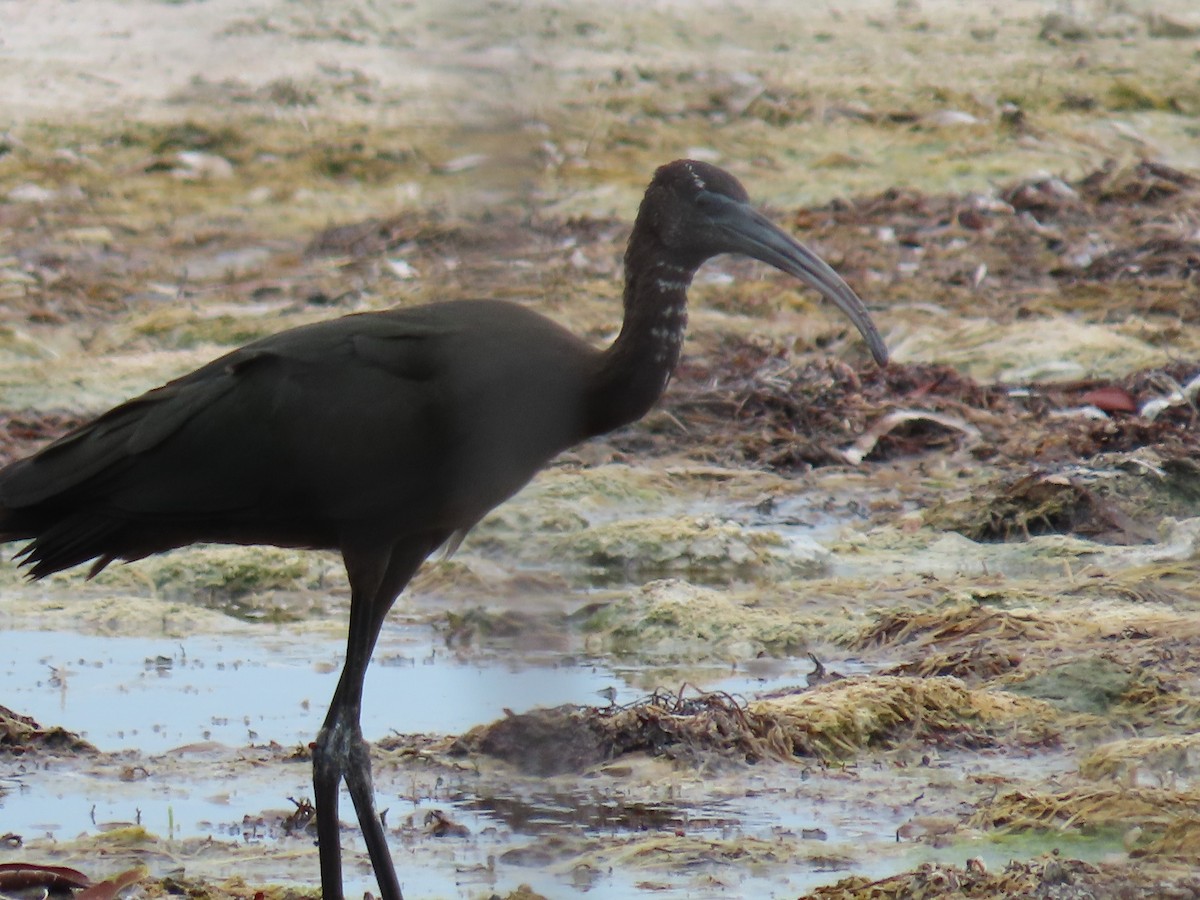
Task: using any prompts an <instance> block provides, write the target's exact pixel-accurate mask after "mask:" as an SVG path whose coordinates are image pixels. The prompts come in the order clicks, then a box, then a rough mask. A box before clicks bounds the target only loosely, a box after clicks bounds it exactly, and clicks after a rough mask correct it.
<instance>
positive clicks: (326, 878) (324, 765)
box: [313, 537, 441, 900]
mask: <svg viewBox="0 0 1200 900" xmlns="http://www.w3.org/2000/svg"><path fill="white" fill-rule="evenodd" d="M439 543H441V541H440V540H438V539H437V538H436V537H430V538H429V539H428V540H425V541H412V542H408V543H406V544H403V545H400V546H398V547H395V548H391V549H390V551H389V552H384V553H378V552H376V553H365V552H359V551H357V550H352V549H350V548H345V549H343V556H344V557H345V561H346V572H347V574H348V575H349V576H350V586H351V597H350V630H349V635H348V637H347V641H346V662H345V665H344V666H343V668H342V675H341V678H340V679H338V685H337V689H336V690H335V691H334V692H333V700H332V701H331V702H330V704H329V712H328V714H327V715H326V717H325V723H324V725H323V726H322V727H321V731H320V733H319V734H318V735H317V740H316V742H315V743H314V745H313V795H314V797H315V804H316V808H317V841H318V847H319V851H320V859H321V894H322V896H323V897H324V898H325V900H342V896H343V893H342V848H341V835H340V828H339V823H338V789H339V787H340V786H341V781H342V779H343V778H345V779H346V787H347V789H348V790H349V792H350V799H351V800H353V801H354V809H355V812H356V813H357V814H358V824H359V827H360V828H361V829H362V832H363V838H364V839H365V840H366V844H367V853H368V855H369V856H370V858H371V866H372V867H373V868H374V870H375V879H376V881H377V882H378V883H379V894H380V897H381V898H382V900H403V896H402V895H401V891H400V882H399V880H398V879H397V877H396V868H395V866H394V865H393V863H392V857H391V854H390V853H389V851H388V846H387V837H386V835H385V834H384V830H383V823H382V822H380V821H379V817H378V816H377V815H376V814H375V799H374V797H375V790H374V787H373V785H372V782H371V755H370V749H369V747H368V745H367V742H366V741H364V740H363V736H362V726H361V718H362V693H363V680H364V679H365V677H366V674H367V664H368V663H369V662H370V660H371V652H372V651H373V650H374V649H375V642H376V640H377V639H378V638H379V630H380V628H382V627H383V620H384V618H386V616H387V613H388V610H390V609H391V607H392V604H393V603H394V602H395V599H396V597H397V596H399V594H400V591H401V590H403V589H404V585H406V584H407V583H408V580H409V578H411V577H412V575H413V573H414V572H415V571H416V570H417V568H418V567H419V566H420V565H421V562H422V561H423V560H424V559H425V557H426V556H427V555H428V554H429V553H430V552H431V551H432V550H433V549H434V548H435V547H436V546H437V545H438V544H439Z"/></svg>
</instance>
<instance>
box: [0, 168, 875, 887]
mask: <svg viewBox="0 0 1200 900" xmlns="http://www.w3.org/2000/svg"><path fill="white" fill-rule="evenodd" d="M721 253H741V254H745V255H747V256H751V257H754V258H755V259H758V260H761V261H763V262H765V263H768V264H770V265H772V266H775V267H776V268H778V269H781V270H783V271H784V272H787V273H789V274H791V275H794V276H795V277H796V278H799V279H800V280H801V281H803V282H805V283H806V284H808V285H810V286H811V287H813V288H815V289H816V290H818V291H820V292H821V293H822V294H824V295H825V296H826V297H828V298H829V299H830V300H831V301H832V302H833V303H834V304H836V305H837V306H838V308H839V309H841V310H842V311H843V312H844V313H845V314H846V315H847V316H849V317H850V320H851V321H852V322H853V323H854V325H855V326H857V328H858V330H859V331H860V332H861V333H862V335H863V337H864V338H865V340H866V342H867V345H868V346H869V347H870V350H871V353H872V355H873V356H874V357H875V360H876V361H877V362H878V363H879V364H880V365H883V364H885V363H886V361H887V350H886V348H885V347H884V343H883V339H882V338H881V337H880V336H879V332H878V331H877V330H876V329H875V326H874V324H873V323H872V321H871V318H870V316H869V314H868V312H867V310H866V308H865V307H864V306H863V303H862V301H861V300H859V298H858V297H857V295H855V293H854V292H853V291H852V290H851V289H850V288H849V287H848V286H847V285H846V283H845V282H844V281H842V279H841V278H839V277H838V275H837V274H836V273H835V272H834V271H833V270H832V269H831V268H830V267H829V266H828V265H826V264H825V263H824V262H823V261H822V260H821V259H820V258H819V257H817V256H816V255H815V254H814V253H812V252H811V251H810V250H808V249H806V248H805V247H803V246H802V245H800V244H799V243H797V242H796V241H795V240H793V239H792V238H791V237H790V236H788V234H786V233H785V232H784V231H783V230H781V229H780V228H778V227H777V226H775V225H773V224H772V223H771V222H770V221H769V220H768V219H767V218H766V217H765V216H763V215H762V214H760V213H759V212H757V211H755V209H754V208H753V207H751V206H750V205H749V203H748V198H747V195H746V191H745V189H744V188H743V187H742V186H741V184H739V183H738V181H737V179H735V178H734V177H733V176H732V175H730V174H729V173H727V172H725V171H723V170H721V169H719V168H717V167H715V166H712V165H708V164H706V163H702V162H695V161H691V160H678V161H676V162H673V163H670V164H668V165H665V166H663V167H662V168H660V169H659V170H658V171H657V172H656V173H655V175H654V179H653V181H651V183H650V186H649V187H648V188H647V190H646V195H645V198H644V199H643V200H642V204H641V208H640V209H639V211H638V216H637V221H636V222H635V224H634V226H633V232H632V234H631V235H630V238H629V245H628V248H627V249H626V251H625V295H624V302H625V316H624V321H623V323H622V326H621V330H620V333H619V334H618V336H617V338H616V340H615V341H614V342H613V344H612V345H611V346H609V347H608V348H607V349H604V350H599V349H596V348H595V347H592V346H591V345H590V344H588V343H586V342H585V341H582V340H580V339H579V338H577V337H575V336H574V335H573V334H571V333H570V332H568V331H566V330H565V329H563V328H562V327H560V326H559V325H557V324H555V323H554V322H552V321H550V320H549V319H547V318H545V317H543V316H541V315H539V314H537V313H535V312H531V311H530V310H528V309H526V308H524V307H522V306H518V305H515V304H513V303H507V302H502V301H486V300H485V301H476V300H464V301H454V302H446V303H434V304H430V305H427V306H418V307H412V308H407V309H393V310H389V311H386V312H370V313H360V314H357V315H349V316H345V317H343V318H340V319H334V320H332V321H327V322H320V323H317V324H313V325H304V326H301V327H299V328H293V329H290V330H288V331H284V332H281V333H279V334H275V335H272V336H270V337H266V338H263V339H261V340H257V341H254V342H252V343H250V344H247V345H246V346H244V347H242V348H240V349H238V350H234V351H233V352H232V353H228V354H226V355H225V356H222V357H221V358H220V359H217V360H214V361H213V362H211V363H209V364H208V365H206V366H203V367H201V368H199V369H197V370H196V371H194V372H192V373H191V374H189V375H184V376H183V377H181V378H177V379H175V380H174V381H171V382H168V383H167V384H165V385H163V386H162V387H159V388H156V389H155V390H152V391H149V392H148V393H146V394H143V395H142V396H140V397H136V398H134V399H132V400H130V401H128V402H127V403H124V404H122V405H120V406H118V407H116V408H115V409H112V410H110V411H109V412H106V413H104V414H103V415H102V416H100V417H99V418H97V419H95V420H94V421H92V422H90V423H88V424H86V425H83V426H81V427H79V428H77V429H75V430H74V431H71V432H70V433H68V434H66V435H64V436H63V437H61V438H59V439H58V440H56V441H55V442H54V443H52V444H50V445H48V446H47V447H45V448H44V449H42V450H41V451H39V452H38V453H36V454H34V455H33V456H30V457H28V458H26V459H22V460H19V461H17V462H14V463H12V464H11V465H9V466H7V467H6V468H4V469H3V470H0V540H3V541H14V540H26V541H28V542H29V543H28V544H26V546H25V547H24V548H23V549H22V550H21V551H20V553H19V554H18V559H19V560H20V562H21V563H22V565H25V566H28V567H29V574H30V576H31V577H33V578H42V577H44V576H46V575H49V574H51V573H52V572H57V571H59V570H61V569H66V568H70V567H71V566H75V565H78V564H80V563H85V562H91V563H92V566H91V569H90V571H89V577H90V576H91V575H95V574H96V573H97V572H99V571H100V570H101V569H103V568H104V567H105V566H106V565H108V564H109V563H110V562H112V561H113V560H136V559H141V558H142V557H144V556H148V555H149V554H152V553H161V552H163V551H165V550H170V549H172V548H175V547H182V546H185V545H187V544H192V543H197V542H213V543H227V544H274V545H277V546H281V547H303V548H312V549H325V550H337V551H339V552H340V553H341V554H342V558H343V560H344V562H345V566H346V574H347V576H348V577H349V581H350V588H351V604H350V625H349V637H348V641H347V646H346V662H345V665H344V667H343V669H342V674H341V678H340V680H339V681H338V685H337V688H336V690H335V691H334V694H333V699H332V702H331V703H330V706H329V712H328V714H327V716H326V718H325V722H324V724H323V726H322V728H321V731H320V733H319V734H318V735H317V739H316V742H315V743H314V745H313V788H314V797H315V803H316V818H317V838H318V842H319V852H320V863H321V888H322V892H323V895H324V897H325V898H326V900H337V898H341V897H342V859H341V846H340V844H339V837H340V835H339V820H338V794H339V789H340V786H341V782H342V780H343V779H344V780H345V782H346V786H347V789H348V790H349V793H350V797H351V799H352V800H353V802H354V808H355V811H356V812H357V814H358V822H359V826H360V827H361V828H362V832H363V835H364V837H365V838H366V844H367V850H368V852H369V854H370V858H371V864H372V866H373V867H374V870H375V876H376V879H377V880H378V882H379V890H380V893H381V894H382V896H383V898H384V900H400V898H401V890H400V883H399V881H398V879H397V877H396V871H395V867H394V866H393V864H392V859H391V856H390V855H389V853H388V848H387V841H386V837H385V835H384V828H383V825H382V823H381V822H380V820H379V818H378V817H377V816H376V814H375V809H374V800H373V789H372V785H371V766H370V758H369V754H368V745H367V744H366V742H365V741H364V740H363V736H362V730H361V727H360V725H359V719H360V709H361V705H362V692H363V679H364V676H365V675H366V670H367V664H368V662H369V661H370V658H371V652H372V649H373V648H374V646H375V641H376V639H377V637H378V636H379V630H380V627H381V626H382V624H383V620H384V617H385V616H386V615H387V613H388V610H389V609H391V607H392V604H393V603H394V602H395V600H396V597H397V596H398V595H399V593H400V592H401V591H402V590H403V589H404V586H405V585H406V584H407V583H408V580H409V579H410V578H411V577H412V576H413V573H414V572H416V570H417V568H418V567H419V566H420V565H421V563H422V561H423V560H424V559H425V558H426V557H427V556H429V554H430V553H432V552H433V551H434V550H436V549H437V548H438V547H441V546H443V545H446V544H448V543H449V544H450V545H451V546H453V543H454V542H457V541H458V540H460V539H461V537H462V536H463V535H464V534H466V533H467V532H468V531H469V530H470V529H471V528H472V526H474V525H475V523H476V522H478V521H479V520H480V519H481V518H482V517H483V516H484V515H485V514H486V513H487V512H488V511H489V510H491V509H492V508H493V507H495V506H496V505H497V504H499V503H501V502H503V501H504V500H506V499H507V498H509V497H511V496H512V495H513V494H514V493H516V492H517V491H518V490H519V489H520V488H521V487H522V486H523V485H524V484H525V483H526V482H528V481H529V480H530V479H531V478H532V477H533V476H534V475H535V474H536V473H537V471H538V470H539V469H541V468H542V467H543V466H544V465H546V463H547V462H549V461H550V460H551V459H552V458H553V457H554V456H555V455H556V454H557V453H559V452H561V451H563V450H565V449H567V448H568V447H570V446H572V445H574V444H577V443H578V442H580V441H582V440H585V439H587V438H589V437H593V436H595V435H599V434H604V433H605V432H608V431H611V430H612V429H614V428H617V427H618V426H621V425H624V424H626V423H629V422H633V421H635V420H636V419H639V418H641V416H643V415H645V413H646V412H647V410H649V409H650V407H651V406H652V405H653V404H654V402H655V401H656V400H657V399H658V398H659V396H660V395H661V394H662V392H663V389H664V388H665V387H666V384H667V381H668V379H669V378H670V377H671V372H672V370H673V369H674V368H675V365H676V363H677V362H678V360H679V352H680V348H681V346H682V344H683V334H684V327H685V325H686V323H687V308H686V304H687V289H688V286H689V285H690V284H691V281H692V277H693V276H694V275H695V273H696V270H697V269H699V268H700V266H701V265H702V264H703V263H704V262H705V260H707V259H709V258H711V257H713V256H716V255H718V254H721Z"/></svg>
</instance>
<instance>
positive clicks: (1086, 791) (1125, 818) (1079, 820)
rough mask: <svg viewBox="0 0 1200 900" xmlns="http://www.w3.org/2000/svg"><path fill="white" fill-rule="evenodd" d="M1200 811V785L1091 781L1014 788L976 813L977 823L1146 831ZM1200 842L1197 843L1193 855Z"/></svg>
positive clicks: (1145, 833)
mask: <svg viewBox="0 0 1200 900" xmlns="http://www.w3.org/2000/svg"><path fill="white" fill-rule="evenodd" d="M1197 816H1200V790H1198V789H1195V788H1193V789H1190V790H1186V791H1181V790H1169V789H1164V788H1151V787H1144V788H1120V787H1111V786H1095V785H1088V786H1086V787H1075V788H1068V789H1065V790H1061V791H1056V792H1053V793H1048V792H1044V791H1038V790H1032V789H1020V790H1015V791H1009V792H1008V793H1006V794H1001V795H999V796H997V797H994V798H992V799H991V800H990V801H989V802H988V803H986V804H983V805H981V806H979V807H978V808H977V809H976V810H975V812H974V813H972V815H971V818H970V822H969V824H970V825H972V826H974V827H976V828H986V829H989V830H1004V831H1010V832H1013V831H1029V830H1031V829H1046V828H1052V829H1054V830H1055V831H1060V832H1061V831H1082V832H1096V831H1102V830H1106V829H1114V830H1115V829H1120V831H1122V832H1125V831H1127V830H1128V829H1130V828H1133V827H1135V826H1137V827H1139V828H1141V829H1142V832H1143V836H1144V837H1146V838H1147V840H1148V839H1149V836H1150V835H1151V834H1153V835H1161V834H1163V833H1165V831H1166V829H1167V828H1168V827H1169V826H1170V825H1173V824H1175V823H1176V822H1178V821H1180V820H1181V818H1187V819H1195V818H1196V817H1197ZM1198 853H1200V846H1196V847H1194V848H1193V855H1196V854H1198Z"/></svg>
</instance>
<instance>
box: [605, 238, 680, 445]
mask: <svg viewBox="0 0 1200 900" xmlns="http://www.w3.org/2000/svg"><path fill="white" fill-rule="evenodd" d="M695 274H696V268H695V266H690V265H686V264H681V263H680V262H678V261H677V260H675V259H673V258H672V257H671V256H670V255H668V254H666V253H665V252H661V251H658V252H656V250H655V248H653V247H650V248H647V247H644V246H639V242H638V241H637V240H636V238H635V239H634V240H632V241H631V242H630V247H629V250H628V251H627V252H626V254H625V318H624V321H623V322H622V323H621V333H620V334H618V335H617V339H616V340H615V341H614V342H613V344H612V346H610V347H609V348H608V349H607V350H605V351H604V353H603V354H601V358H600V369H599V372H598V376H597V378H596V380H595V382H594V385H595V389H594V390H593V392H592V397H591V402H590V404H589V406H590V416H589V420H590V423H589V424H590V429H589V430H590V432H591V433H592V434H604V433H605V432H608V431H612V430H613V429H614V428H619V427H620V426H622V425H626V424H628V423H630V422H634V421H636V420H638V419H640V418H641V417H642V416H644V415H645V414H646V413H647V412H648V411H649V410H650V408H651V407H652V406H653V405H654V403H655V401H657V400H658V398H659V397H660V396H662V392H663V390H665V389H666V386H667V382H668V381H669V380H670V378H671V373H672V372H674V371H675V366H676V364H677V363H678V362H679V353H680V350H681V349H682V347H683V335H684V331H685V330H686V329H687V289H688V286H689V285H690V284H691V283H692V276H693V275H695Z"/></svg>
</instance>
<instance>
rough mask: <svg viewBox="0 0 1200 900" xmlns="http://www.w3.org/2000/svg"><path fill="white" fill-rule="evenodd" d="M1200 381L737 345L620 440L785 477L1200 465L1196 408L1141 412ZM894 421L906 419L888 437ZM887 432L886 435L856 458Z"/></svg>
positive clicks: (1183, 367) (631, 447) (699, 358)
mask: <svg viewBox="0 0 1200 900" xmlns="http://www.w3.org/2000/svg"><path fill="white" fill-rule="evenodd" d="M1195 375H1196V366H1195V365H1194V364H1193V363H1180V364H1177V365H1174V366H1170V367H1167V368H1165V369H1156V370H1148V371H1141V372H1134V373H1132V374H1130V375H1128V376H1125V377H1124V378H1121V379H1115V380H1111V381H1104V380H1095V379H1088V380H1083V381H1074V382H1064V383H1047V384H1033V385H1028V386H1022V387H1020V388H1019V389H1018V388H1012V387H1008V386H1005V385H1002V384H996V385H987V386H985V385H981V384H979V383H977V382H975V381H973V380H972V379H970V378H968V377H967V376H965V375H962V374H960V373H958V372H956V371H955V370H954V369H952V368H950V367H948V366H941V365H929V364H914V365H903V364H900V363H893V364H891V365H889V366H888V367H887V368H886V369H875V368H868V369H864V370H861V371H858V370H855V369H852V368H851V367H849V366H847V365H846V364H845V363H843V362H840V361H837V360H832V359H828V358H826V359H821V360H816V361H810V362H807V363H802V362H800V361H798V360H795V359H793V357H792V354H791V351H790V350H788V349H786V348H783V347H778V346H774V347H773V346H765V345H763V344H762V343H759V342H750V341H741V340H733V341H729V342H726V343H725V344H723V345H722V346H721V347H720V348H719V349H718V351H716V353H714V354H699V355H694V356H690V357H687V358H685V359H684V361H683V362H682V363H681V365H680V367H679V370H678V371H677V373H676V377H675V381H674V382H673V386H672V388H671V389H670V390H669V391H668V392H667V395H666V397H665V398H664V400H663V404H664V408H665V411H666V413H667V416H666V417H665V419H666V421H664V417H663V416H661V415H660V416H657V417H655V416H652V417H651V418H650V419H648V420H647V421H646V422H643V423H640V424H638V425H634V426H629V427H627V428H625V429H622V430H621V431H619V432H617V433H616V434H614V435H613V436H612V437H611V438H610V440H611V442H612V443H613V444H614V445H615V446H616V447H617V448H618V449H620V450H622V451H623V452H628V453H642V454H650V455H654V454H665V453H677V452H680V451H682V452H685V453H687V454H688V455H689V456H692V457H697V458H700V459H703V460H705V461H710V462H719V463H726V464H741V465H746V464H749V465H757V466H762V467H765V468H769V469H774V470H781V471H794V470H796V469H804V468H810V467H815V466H824V465H830V464H835V465H845V464H846V463H847V462H848V461H851V462H853V461H857V459H859V458H864V457H865V458H866V459H869V460H875V461H880V460H888V459H897V458H904V457H911V456H915V455H918V454H924V453H935V452H939V451H942V452H944V451H947V450H954V449H956V448H957V449H960V450H963V451H966V452H969V454H970V455H971V456H973V457H975V458H976V459H979V460H984V461H988V462H993V463H1003V462H1013V463H1022V464H1039V465H1044V466H1055V465H1061V464H1063V463H1075V462H1079V461H1081V460H1088V459H1091V458H1093V457H1095V456H1097V455H1099V454H1101V453H1112V452H1130V451H1133V450H1137V449H1139V448H1145V447H1153V448H1155V449H1156V450H1157V451H1158V452H1159V453H1160V454H1161V455H1163V456H1164V458H1167V459H1180V458H1192V457H1195V456H1197V455H1200V431H1198V430H1197V429H1196V428H1195V421H1196V410H1195V408H1194V407H1193V405H1191V404H1189V403H1186V402H1183V403H1178V404H1175V405H1171V406H1168V407H1167V408H1165V409H1164V410H1162V411H1161V412H1157V413H1156V415H1155V416H1154V417H1153V418H1151V417H1149V416H1143V415H1141V414H1137V413H1130V412H1128V411H1127V408H1128V405H1129V404H1131V403H1132V404H1135V405H1136V408H1137V409H1139V410H1140V409H1142V408H1143V407H1144V406H1145V404H1147V403H1149V402H1151V401H1156V404H1157V401H1159V398H1162V397H1164V396H1165V395H1167V394H1169V393H1170V392H1171V390H1172V388H1171V385H1176V384H1186V383H1188V382H1189V381H1190V380H1191V379H1192V378H1193V377H1194V376H1195ZM1091 410H1095V412H1092V411H1091ZM897 416H899V417H900V418H898V419H896V417H897ZM888 417H892V418H893V419H896V421H894V422H891V423H889V425H888V427H887V428H883V427H882V426H881V425H880V423H882V422H884V421H885V420H887V419H888ZM680 426H682V432H681V428H680ZM873 429H874V430H875V431H877V432H879V433H877V434H873V435H872V439H871V441H870V446H866V447H864V448H863V449H862V450H861V451H859V452H857V455H855V452H856V451H855V446H856V442H863V441H865V440H866V439H865V438H864V435H866V434H868V433H870V432H872V430H873ZM1081 502H1084V503H1087V502H1088V501H1087V500H1083V501H1081ZM1014 524H1015V523H1014Z"/></svg>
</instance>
